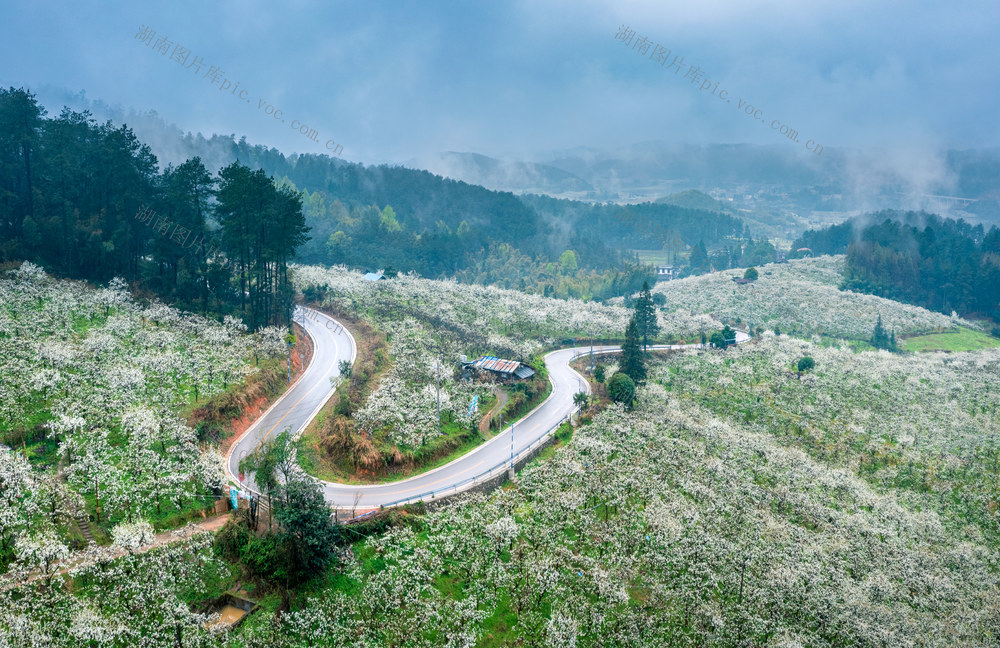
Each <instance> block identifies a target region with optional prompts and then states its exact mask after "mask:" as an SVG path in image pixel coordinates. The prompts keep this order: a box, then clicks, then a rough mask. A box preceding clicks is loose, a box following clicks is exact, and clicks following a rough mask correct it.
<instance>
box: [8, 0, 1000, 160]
mask: <svg viewBox="0 0 1000 648" xmlns="http://www.w3.org/2000/svg"><path fill="white" fill-rule="evenodd" d="M4 5H5V7H4V8H3V10H2V15H3V20H2V21H0V59H2V60H3V62H4V64H3V66H2V68H0V82H2V83H3V85H5V86H8V85H14V86H22V85H23V86H27V87H29V88H39V87H42V86H45V85H48V86H53V87H56V88H65V89H66V90H69V91H71V92H79V91H81V90H82V91H85V92H86V95H87V97H88V98H90V99H99V100H102V101H104V102H107V103H110V104H119V105H121V106H124V107H132V108H135V109H138V110H155V111H156V112H158V113H159V114H160V115H161V116H162V117H163V118H164V119H165V120H167V121H168V122H172V123H174V124H176V125H177V126H179V127H180V128H181V129H182V130H185V131H193V132H199V131H200V132H202V133H204V134H206V135H209V134H211V133H223V134H229V133H235V134H236V135H237V136H239V135H246V136H247V138H248V140H250V141H251V142H253V143H260V144H265V145H268V146H274V147H277V148H279V149H281V150H282V151H285V152H286V153H291V152H294V151H299V152H305V153H322V152H324V143H325V142H327V141H329V140H333V141H334V142H335V144H340V145H342V146H343V157H344V159H346V160H351V161H362V162H367V163H377V162H399V161H403V160H407V159H410V158H414V157H420V156H426V155H430V154H433V153H436V152H441V151H475V152H479V153H484V154H487V155H493V156H497V157H506V158H519V159H537V158H539V157H542V156H544V155H545V153H546V152H548V151H553V150H558V149H567V148H572V147H576V146H593V147H599V148H605V149H614V148H616V147H619V146H627V145H630V144H633V143H637V142H643V141H650V140H661V141H666V142H679V143H695V144H699V143H732V142H750V143H761V144H773V143H776V142H782V141H783V140H782V138H781V136H780V135H779V134H778V132H777V131H774V130H772V129H771V125H772V124H773V123H774V122H773V120H775V119H777V120H778V123H780V124H787V125H788V126H789V127H792V128H794V129H796V130H797V131H798V132H799V133H800V134H801V135H800V143H799V144H792V143H789V146H796V147H798V146H803V144H802V142H805V141H806V140H807V139H811V140H813V141H815V142H818V143H821V144H822V145H824V146H829V147H856V148H897V149H898V148H899V147H912V146H920V147H931V146H933V147H938V146H941V147H954V148H975V147H982V146H997V145H998V144H1000V129H998V128H997V126H996V124H997V121H996V120H997V116H998V115H1000V101H998V83H997V81H998V72H997V61H998V60H1000V57H998V49H1000V39H998V38H997V37H996V33H997V29H998V27H1000V3H998V2H996V0H981V1H972V2H965V3H959V4H952V3H943V2H934V3H931V2H878V1H877V0H876V1H873V0H865V1H853V0H838V1H836V2H832V1H826V0H809V1H804V0H795V1H794V2H792V1H781V2H760V1H755V0H751V1H747V2H740V3H733V2H721V1H718V0H707V1H706V0H699V1H698V2H688V3H673V2H665V1H663V0H656V1H652V2H640V1H634V2H629V1H627V0H615V1H613V2H612V1H607V2H596V1H588V0H572V1H565V2H563V1H558V2H545V1H541V0H531V1H524V2H472V1H469V0H465V1H462V2H458V1H455V2H426V1H425V2H405V3H404V2H350V3H348V2H335V1H323V2H319V1H316V2H309V1H305V0H297V1H296V0H292V1H284V0H283V1H279V2H267V3H263V2H257V1H254V0H221V1H220V0H208V1H206V0H200V1H198V2H190V1H187V0H169V1H161V2H156V3H151V2H136V1H135V0H133V1H132V2H101V3H77V2H67V1H65V0H62V1H59V2H53V1H48V0H32V1H31V2H19V3H16V5H14V3H12V2H10V0H7V1H6V2H4ZM11 5H14V6H11ZM623 24H624V25H627V26H628V27H629V28H630V29H632V30H635V32H636V36H637V37H638V36H644V37H646V38H647V39H649V40H650V41H652V42H653V45H652V46H651V47H650V49H649V51H647V52H646V54H645V55H643V54H641V53H640V52H639V49H638V48H636V47H635V46H634V43H635V41H632V44H629V45H627V44H625V43H623V42H622V41H621V40H616V39H615V36H616V33H617V32H618V31H619V27H620V26H621V25H623ZM141 25H146V26H147V27H149V28H151V29H152V30H154V31H155V32H156V39H158V38H160V37H166V38H167V39H169V41H170V42H171V43H172V44H173V45H178V44H179V45H181V46H182V47H184V48H186V49H187V50H189V51H190V53H191V54H190V56H189V58H188V61H187V62H188V63H190V62H191V61H192V60H193V58H194V57H195V56H197V57H201V59H202V60H203V61H204V62H205V63H206V64H207V66H218V67H219V68H221V69H222V70H223V71H224V77H225V79H227V80H228V81H229V82H230V83H231V85H232V86H233V87H235V84H236V83H237V82H238V83H239V84H240V87H239V90H244V89H245V90H246V91H247V93H246V94H244V98H243V99H240V98H239V96H238V95H233V94H231V93H230V90H228V89H227V90H226V91H225V92H222V91H220V90H219V88H220V85H221V82H217V83H216V84H215V85H212V84H211V82H210V80H209V79H207V78H205V77H204V73H205V72H206V71H208V69H209V68H208V67H207V66H206V67H204V68H202V71H201V73H195V72H194V68H193V67H191V68H187V67H185V66H184V65H182V64H180V63H178V62H176V61H173V60H171V59H170V55H171V54H173V53H174V50H173V45H171V46H170V52H168V54H167V55H162V54H159V53H158V52H157V51H155V50H154V46H153V44H148V45H147V44H143V43H141V42H140V41H139V40H137V39H136V33H137V31H139V28H140V26H141ZM154 41H155V39H154ZM655 44H659V45H661V46H663V47H665V48H667V49H669V50H671V55H670V60H671V61H672V60H673V57H674V56H680V57H683V60H684V67H683V68H681V72H680V73H679V74H675V73H674V72H673V71H671V70H668V69H666V68H665V67H663V66H661V65H660V64H658V63H656V62H655V61H653V60H651V58H650V54H652V52H653V51H654V48H655ZM691 65H694V66H696V67H697V68H699V70H697V71H700V72H701V74H702V78H707V79H709V80H710V81H711V87H709V88H706V90H704V91H702V90H699V88H700V87H701V81H699V83H698V84H697V85H692V84H691V82H690V81H691V80H690V78H685V76H684V75H685V74H686V73H687V72H688V71H689V70H691V68H690V67H689V66H691ZM716 83H718V86H717V90H716V95H715V96H713V95H712V94H711V91H712V90H713V89H715V88H716V85H715V84H716ZM723 89H725V90H726V91H727V92H728V95H727V98H728V99H729V100H730V101H731V103H727V102H726V101H725V100H722V99H720V98H719V96H718V94H719V91H721V90H723ZM247 99H249V102H248V101H247ZM261 100H263V101H264V102H266V103H267V104H270V105H273V106H275V107H276V108H277V109H279V110H281V111H282V112H281V117H282V118H283V119H285V123H282V122H281V120H280V119H275V118H274V117H272V116H269V115H267V114H265V112H264V110H263V109H259V108H258V105H259V104H260V102H261ZM741 101H745V102H749V104H751V105H752V106H754V108H753V112H754V113H756V116H755V117H752V116H750V115H748V114H745V113H744V112H741V111H740V109H739V107H738V103H739V102H741ZM758 111H759V112H758ZM50 112H57V110H54V111H50ZM292 120H298V121H299V122H302V123H305V124H307V125H309V126H311V127H313V128H315V129H316V130H317V131H318V133H319V140H320V141H319V142H318V143H314V142H311V141H309V140H308V139H306V138H305V137H304V136H303V135H300V134H299V133H298V132H297V131H295V130H292V128H291V127H290V126H291V122H292Z"/></svg>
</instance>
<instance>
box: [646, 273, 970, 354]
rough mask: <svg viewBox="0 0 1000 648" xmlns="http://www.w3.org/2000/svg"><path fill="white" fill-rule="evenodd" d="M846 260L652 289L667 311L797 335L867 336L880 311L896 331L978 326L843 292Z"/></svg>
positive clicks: (716, 275)
mask: <svg viewBox="0 0 1000 648" xmlns="http://www.w3.org/2000/svg"><path fill="white" fill-rule="evenodd" d="M843 264H844V257H843V255H839V256H823V257H817V258H814V259H797V260H793V261H790V262H788V263H782V264H769V265H766V266H762V267H761V268H760V269H759V270H760V278H759V279H757V281H755V282H753V283H749V284H744V285H737V284H736V283H734V282H733V281H732V278H733V277H734V276H738V277H742V276H743V275H742V271H739V270H723V271H720V272H713V273H711V274H706V275H701V276H697V277H688V278H685V279H680V280H677V281H668V282H661V283H658V284H656V286H655V287H654V289H653V292H654V293H660V294H662V295H664V296H665V297H666V300H667V301H666V304H665V306H664V307H665V308H666V309H667V310H668V311H676V312H681V311H684V312H685V313H686V312H694V313H706V314H711V315H712V316H713V317H714V318H716V319H721V320H725V321H732V320H738V321H740V322H742V323H744V325H750V324H753V326H755V327H756V328H758V329H762V330H763V329H768V330H774V329H775V328H777V329H778V330H779V331H780V332H782V333H794V334H797V335H812V334H820V335H826V336H830V337H837V338H845V339H854V340H867V339H869V338H871V335H872V330H873V329H874V327H875V322H876V321H877V320H878V317H879V315H881V316H882V321H883V323H884V325H885V327H886V329H887V330H890V331H893V330H894V331H895V332H896V335H912V334H916V333H923V332H928V331H934V330H938V329H949V328H953V327H955V326H958V325H962V326H972V327H974V326H975V325H974V324H972V323H971V322H967V321H964V320H962V319H960V318H958V317H949V316H947V315H944V314H941V313H934V312H931V311H929V310H926V309H924V308H920V307H919V306H910V305H907V304H902V303H900V302H896V301H892V300H890V299H884V298H882V297H876V296H874V295H866V294H863V293H855V292H851V291H842V290H840V289H839V288H838V286H839V284H840V282H841V281H842V279H843V277H842V276H841V270H842V268H843Z"/></svg>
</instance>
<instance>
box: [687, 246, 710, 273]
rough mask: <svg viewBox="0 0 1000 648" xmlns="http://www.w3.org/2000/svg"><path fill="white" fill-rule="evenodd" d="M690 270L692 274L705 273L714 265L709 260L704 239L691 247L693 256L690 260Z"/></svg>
mask: <svg viewBox="0 0 1000 648" xmlns="http://www.w3.org/2000/svg"><path fill="white" fill-rule="evenodd" d="M688 266H689V272H690V273H691V274H705V273H706V272H711V271H712V265H711V263H710V262H709V260H708V250H707V249H706V248H705V242H704V241H698V244H697V245H695V246H694V247H693V248H691V258H690V259H689V260H688Z"/></svg>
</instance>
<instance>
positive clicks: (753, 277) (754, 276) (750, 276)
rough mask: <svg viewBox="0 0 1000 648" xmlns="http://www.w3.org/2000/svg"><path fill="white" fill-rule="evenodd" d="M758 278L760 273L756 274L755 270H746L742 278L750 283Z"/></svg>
mask: <svg viewBox="0 0 1000 648" xmlns="http://www.w3.org/2000/svg"><path fill="white" fill-rule="evenodd" d="M759 276H760V273H759V272H757V268H747V271H746V272H744V273H743V278H744V279H749V280H750V281H757V277H759Z"/></svg>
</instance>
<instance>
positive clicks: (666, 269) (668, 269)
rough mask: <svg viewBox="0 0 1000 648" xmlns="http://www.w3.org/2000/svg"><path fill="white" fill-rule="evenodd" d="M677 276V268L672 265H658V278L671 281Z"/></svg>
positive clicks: (658, 279)
mask: <svg viewBox="0 0 1000 648" xmlns="http://www.w3.org/2000/svg"><path fill="white" fill-rule="evenodd" d="M675 278H676V269H675V268H674V266H672V265H657V266H656V280H657V281H670V280H672V279H675Z"/></svg>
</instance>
